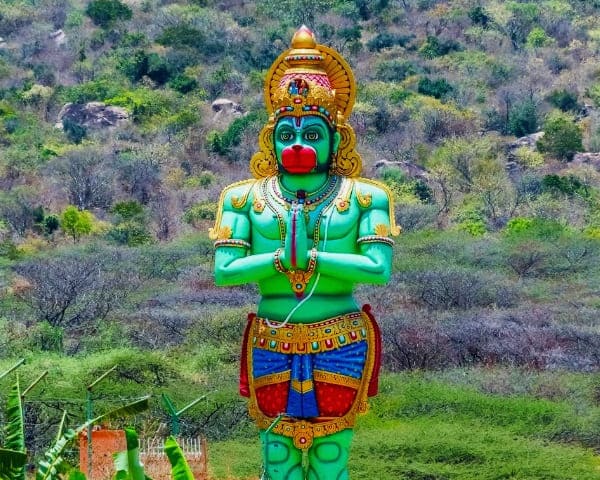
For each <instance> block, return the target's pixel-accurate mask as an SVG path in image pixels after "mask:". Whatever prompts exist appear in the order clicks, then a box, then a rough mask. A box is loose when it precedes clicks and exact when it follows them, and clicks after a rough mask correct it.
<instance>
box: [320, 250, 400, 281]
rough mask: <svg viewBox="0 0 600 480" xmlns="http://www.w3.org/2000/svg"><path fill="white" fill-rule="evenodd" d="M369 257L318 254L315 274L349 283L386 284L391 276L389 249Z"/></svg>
mask: <svg viewBox="0 0 600 480" xmlns="http://www.w3.org/2000/svg"><path fill="white" fill-rule="evenodd" d="M386 248H388V247H387V246H382V247H381V250H380V251H377V252H376V253H375V254H371V255H360V254H354V253H332V252H319V254H318V257H317V272H319V273H322V274H323V275H327V276H330V277H335V278H339V279H340V280H345V281H348V282H350V283H376V284H382V283H387V282H388V281H389V279H390V275H391V261H390V257H391V249H389V251H385V249H386Z"/></svg>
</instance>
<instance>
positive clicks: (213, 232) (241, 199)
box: [208, 179, 256, 240]
mask: <svg viewBox="0 0 600 480" xmlns="http://www.w3.org/2000/svg"><path fill="white" fill-rule="evenodd" d="M254 183H256V180H254V179H249V180H242V181H241V182H236V183H232V184H231V185H227V186H226V187H225V188H224V189H223V191H222V192H221V195H220V196H219V202H218V204H217V214H216V216H215V225H214V227H212V228H210V229H209V230H208V237H209V238H210V239H211V240H216V239H218V238H220V236H221V235H222V232H221V230H222V229H221V220H222V219H223V208H224V204H225V198H226V197H227V195H228V194H229V193H230V192H231V191H232V190H233V189H235V188H237V187H241V186H244V185H248V188H247V189H246V190H245V191H244V193H243V194H242V195H241V196H238V195H231V197H230V200H231V206H232V207H233V208H235V209H237V210H239V209H242V208H244V206H245V205H246V202H247V201H248V195H249V193H250V190H252V188H251V187H252V185H253V184H254Z"/></svg>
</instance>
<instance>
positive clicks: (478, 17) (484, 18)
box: [468, 5, 491, 28]
mask: <svg viewBox="0 0 600 480" xmlns="http://www.w3.org/2000/svg"><path fill="white" fill-rule="evenodd" d="M468 16H469V18H470V19H471V22H473V24H475V25H481V26H482V27H484V28H485V27H487V26H488V23H489V22H490V20H491V18H490V16H489V15H488V14H487V12H486V11H485V8H484V7H482V6H481V5H476V6H474V7H472V8H471V9H469V12H468Z"/></svg>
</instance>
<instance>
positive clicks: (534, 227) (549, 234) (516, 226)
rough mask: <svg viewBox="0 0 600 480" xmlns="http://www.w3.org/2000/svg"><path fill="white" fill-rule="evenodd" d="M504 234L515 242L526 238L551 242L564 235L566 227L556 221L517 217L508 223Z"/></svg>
mask: <svg viewBox="0 0 600 480" xmlns="http://www.w3.org/2000/svg"><path fill="white" fill-rule="evenodd" d="M504 232H505V234H506V236H507V238H508V239H513V240H514V239H521V238H526V237H528V238H537V239H540V240H551V239H557V238H558V237H560V236H561V235H563V234H564V233H565V227H564V225H563V224H561V223H560V222H557V221H556V220H550V219H546V218H539V217H535V218H526V217H515V218H512V219H510V220H509V221H508V222H507V224H506V227H505V228H504Z"/></svg>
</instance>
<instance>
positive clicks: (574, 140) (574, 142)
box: [537, 111, 583, 162]
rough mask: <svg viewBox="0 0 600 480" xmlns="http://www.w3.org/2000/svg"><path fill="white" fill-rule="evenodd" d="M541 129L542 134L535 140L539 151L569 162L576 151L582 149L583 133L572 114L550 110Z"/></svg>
mask: <svg viewBox="0 0 600 480" xmlns="http://www.w3.org/2000/svg"><path fill="white" fill-rule="evenodd" d="M543 130H544V136H543V137H542V138H540V139H539V140H538V141H537V148H538V150H539V151H540V152H542V153H548V154H550V155H551V156H553V157H555V158H557V159H559V160H562V161H565V162H569V161H571V160H572V159H573V157H574V156H575V153H576V152H582V151H583V133H582V131H581V128H580V127H579V125H577V124H576V123H575V119H574V118H573V117H572V116H570V115H567V114H565V113H563V112H560V111H554V112H551V113H550V115H548V118H547V119H546V121H545V122H544V126H543Z"/></svg>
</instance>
